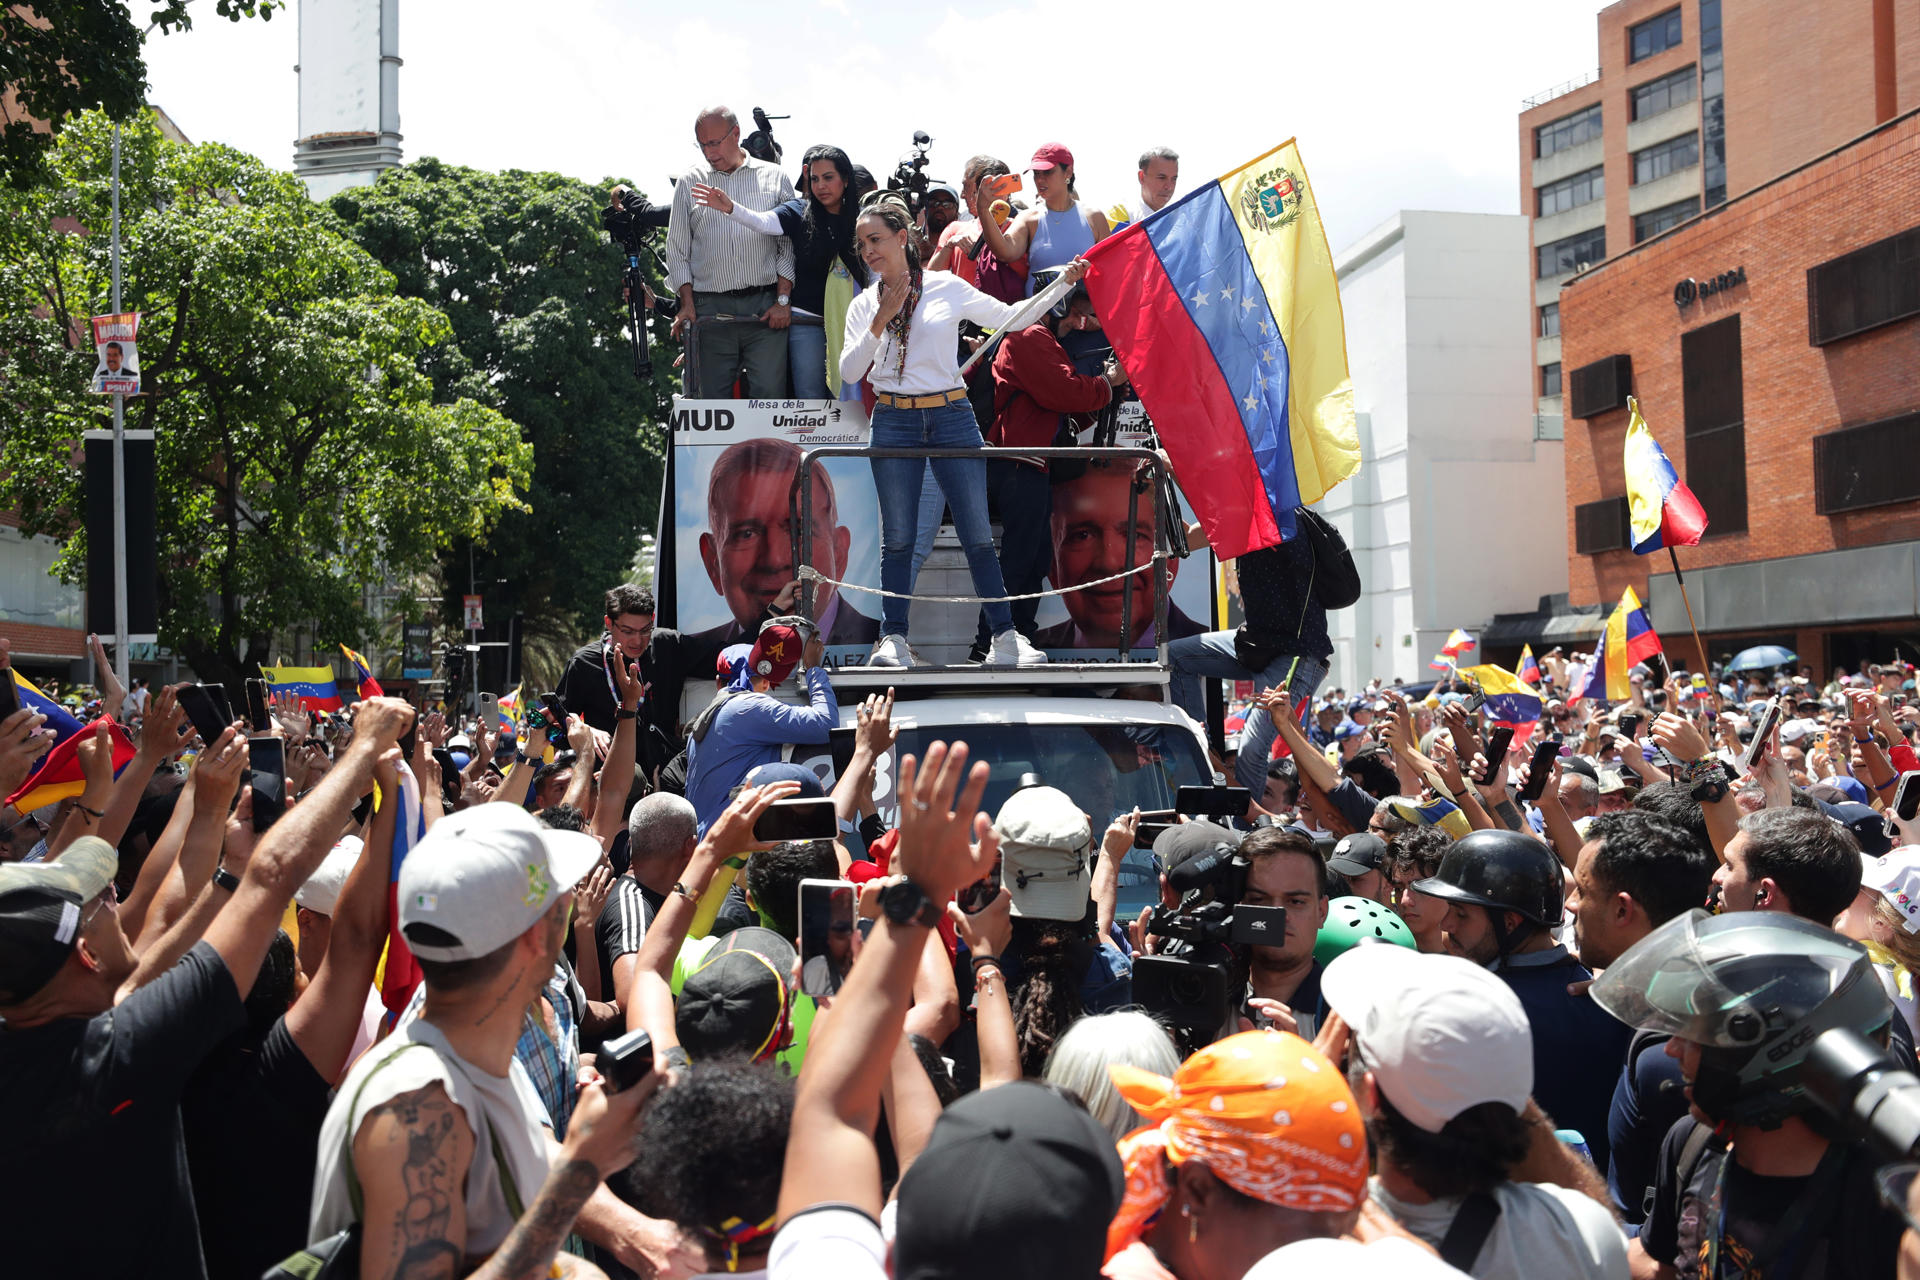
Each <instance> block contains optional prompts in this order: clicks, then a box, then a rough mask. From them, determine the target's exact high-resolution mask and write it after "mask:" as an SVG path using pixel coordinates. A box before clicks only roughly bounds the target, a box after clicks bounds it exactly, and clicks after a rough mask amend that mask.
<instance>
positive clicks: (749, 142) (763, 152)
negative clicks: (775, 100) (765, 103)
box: [740, 107, 793, 164]
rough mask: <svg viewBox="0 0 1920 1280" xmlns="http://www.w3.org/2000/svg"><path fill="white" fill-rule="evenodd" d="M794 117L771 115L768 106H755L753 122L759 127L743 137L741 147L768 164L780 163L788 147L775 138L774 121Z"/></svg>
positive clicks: (756, 158)
mask: <svg viewBox="0 0 1920 1280" xmlns="http://www.w3.org/2000/svg"><path fill="white" fill-rule="evenodd" d="M792 118H793V117H792V116H770V115H768V114H767V112H766V108H764V107H755V108H754V109H753V123H754V124H755V125H756V126H758V127H757V128H755V129H754V131H753V132H752V133H750V134H748V135H747V136H746V137H745V138H743V139H741V142H740V149H741V150H742V151H744V152H746V153H747V154H748V155H750V156H752V157H753V158H754V159H755V160H761V161H764V162H766V163H767V164H779V163H780V157H781V156H783V155H785V154H786V148H784V147H782V146H781V145H780V144H779V143H777V142H775V141H774V140H773V122H774V121H775V120H791V119H792Z"/></svg>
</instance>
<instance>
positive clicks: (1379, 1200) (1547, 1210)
mask: <svg viewBox="0 0 1920 1280" xmlns="http://www.w3.org/2000/svg"><path fill="white" fill-rule="evenodd" d="M1368 1194H1369V1195H1371V1196H1372V1197H1373V1201H1374V1203H1375V1204H1377V1205H1379V1206H1380V1207H1381V1208H1382V1209H1384V1210H1385V1211H1386V1212H1387V1215H1388V1216H1389V1217H1391V1218H1392V1219H1393V1220H1394V1221H1395V1222H1398V1223H1399V1224H1400V1225H1401V1226H1403V1227H1405V1228H1406V1229H1407V1232H1408V1233H1409V1234H1410V1235H1416V1236H1418V1237H1420V1238H1421V1239H1422V1240H1425V1241H1426V1242H1427V1243H1428V1244H1430V1245H1433V1246H1434V1247H1435V1248H1439V1246H1440V1242H1441V1241H1442V1240H1444V1239H1445V1238H1446V1235H1447V1228H1448V1227H1450V1226H1452V1225H1453V1218H1454V1215H1455V1214H1456V1213H1458V1212H1459V1210H1460V1201H1459V1199H1457V1198H1456V1199H1449V1200H1434V1201H1431V1202H1429V1203H1427V1204H1410V1203H1407V1202H1406V1201H1403V1200H1396V1199H1395V1198H1394V1197H1393V1195H1392V1194H1391V1193H1389V1192H1388V1191H1387V1190H1386V1188H1385V1187H1383V1186H1381V1184H1380V1180H1379V1179H1378V1178H1375V1179H1373V1180H1372V1182H1371V1183H1369V1184H1368ZM1493 1198H1494V1200H1495V1201H1497V1202H1498V1203H1499V1205H1500V1216H1499V1218H1498V1219H1496V1220H1495V1222H1494V1224H1493V1231H1492V1233H1491V1234H1489V1235H1488V1236H1487V1242H1486V1243H1485V1244H1484V1245H1482V1246H1481V1248H1480V1255H1479V1257H1478V1258H1476V1259H1475V1260H1474V1264H1473V1272H1472V1274H1473V1275H1474V1276H1475V1277H1477V1280H1534V1278H1535V1277H1538V1276H1543V1275H1553V1276H1558V1277H1564V1278H1565V1280H1587V1278H1589V1277H1591V1278H1592V1280H1627V1238H1626V1236H1625V1234H1623V1233H1622V1232H1621V1230H1620V1227H1619V1224H1617V1223H1615V1222H1614V1220H1613V1215H1612V1214H1611V1213H1609V1212H1607V1210H1606V1209H1605V1208H1604V1207H1603V1206H1601V1205H1599V1204H1597V1203H1595V1202H1594V1201H1593V1200H1591V1199H1589V1198H1588V1197H1586V1196H1583V1195H1581V1194H1580V1193H1579V1192H1578V1191H1573V1190H1569V1189H1568V1188H1566V1187H1556V1186H1551V1185H1549V1184H1547V1183H1542V1182H1504V1183H1501V1184H1500V1185H1499V1186H1497V1187H1495V1188H1494V1189H1493Z"/></svg>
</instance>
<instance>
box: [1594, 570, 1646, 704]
mask: <svg viewBox="0 0 1920 1280" xmlns="http://www.w3.org/2000/svg"><path fill="white" fill-rule="evenodd" d="M1662 652H1664V650H1662V649H1661V647H1660V636H1659V634H1658V633H1656V632H1655V631H1654V629H1653V622H1652V620H1650V619H1649V618H1648V617H1647V610H1646V606H1644V605H1642V604H1641V603H1640V597H1639V596H1637V595H1635V594H1634V593H1633V588H1632V587H1628V588H1627V589H1626V591H1625V592H1624V593H1622V595H1621V596H1620V603H1619V604H1618V605H1617V606H1616V607H1615V608H1614V611H1613V615H1612V616H1611V617H1609V618H1608V619H1607V629H1606V632H1605V633H1604V635H1602V637H1601V641H1600V644H1599V645H1598V646H1596V647H1595V649H1594V651H1593V667H1592V668H1591V669H1590V670H1589V671H1588V672H1587V682H1586V684H1585V685H1584V686H1583V687H1582V688H1581V690H1580V692H1579V693H1577V694H1575V695H1574V697H1575V698H1576V699H1578V698H1594V699H1596V700H1598V701H1601V702H1625V701H1626V700H1627V699H1628V698H1630V697H1632V696H1633V687H1632V684H1631V682H1630V681H1629V680H1628V678H1627V674H1628V672H1629V671H1631V670H1632V669H1633V666H1634V664H1635V663H1639V662H1645V661H1646V660H1647V659H1648V658H1650V657H1652V656H1653V655H1654V654H1656V653H1662Z"/></svg>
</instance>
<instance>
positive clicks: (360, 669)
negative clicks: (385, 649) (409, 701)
mask: <svg viewBox="0 0 1920 1280" xmlns="http://www.w3.org/2000/svg"><path fill="white" fill-rule="evenodd" d="M340 652H341V653H344V654H346V655H347V661H348V662H351V663H352V664H353V678H354V682H355V685H356V687H357V690H358V692H359V694H360V696H361V697H363V698H378V697H380V696H381V695H382V694H383V693H384V692H385V690H383V689H382V688H381V687H380V682H379V681H378V680H375V679H374V678H373V668H372V667H370V666H368V665H367V660H366V659H365V658H363V657H361V656H360V655H359V654H357V653H355V652H354V651H353V650H351V649H349V648H347V646H345V645H341V646H340Z"/></svg>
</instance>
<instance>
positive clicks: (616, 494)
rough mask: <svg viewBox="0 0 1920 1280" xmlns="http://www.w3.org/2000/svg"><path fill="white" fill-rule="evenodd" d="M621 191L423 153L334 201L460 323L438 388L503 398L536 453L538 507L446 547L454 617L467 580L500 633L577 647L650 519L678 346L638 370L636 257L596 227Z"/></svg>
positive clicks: (404, 286) (489, 400)
mask: <svg viewBox="0 0 1920 1280" xmlns="http://www.w3.org/2000/svg"><path fill="white" fill-rule="evenodd" d="M613 185H614V184H613V181H612V180H608V181H606V182H603V183H601V184H600V185H599V186H597V187H596V186H592V185H589V184H588V183H585V182H580V181H577V180H576V179H573V178H567V177H562V176H561V175H559V174H554V173H526V172H522V171H519V170H508V171H506V172H503V173H487V172H482V171H479V170H475V169H467V168H462V167H460V166H458V165H449V164H444V163H442V162H441V161H439V160H435V159H432V158H427V159H423V160H420V161H417V162H415V163H413V164H410V165H407V166H405V167H402V168H398V169H391V170H388V171H387V172H385V173H383V174H381V175H380V179H379V181H378V182H375V183H374V184H373V185H371V186H367V187H357V188H354V189H352V190H349V191H346V192H342V193H341V194H340V195H337V196H335V197H334V198H333V201H332V207H333V211H334V212H335V213H336V214H337V215H338V216H339V217H340V219H341V221H342V222H343V223H344V224H345V225H346V227H347V229H348V232H349V234H351V235H352V236H353V237H354V238H355V239H356V240H358V241H359V243H360V245H361V247H362V248H364V249H366V250H367V251H368V252H369V253H371V254H373V256H374V257H376V258H378V259H379V260H380V261H381V262H382V263H384V264H385V265H386V267H387V269H388V270H390V271H392V272H393V273H394V276H395V278H396V279H397V280H398V281H399V289H400V292H401V293H402V294H403V295H406V296H408V297H415V298H422V299H425V300H427V301H429V302H431V303H432V304H433V305H434V306H436V307H438V308H440V309H441V310H443V311H445V312H446V314H447V317H448V319H450V320H451V321H452V323H453V334H452V339H451V341H450V342H448V343H447V344H445V345H444V346H442V347H440V348H438V349H436V350H434V351H432V352H429V353H428V356H427V358H426V360H425V362H424V366H423V367H425V368H426V369H427V370H428V372H429V373H431V375H432V376H433V380H434V386H435V388H436V390H437V391H438V392H439V394H440V395H442V396H443V397H445V396H451V395H456V394H457V395H463V396H471V397H472V398H474V399H476V400H479V401H481V402H483V403H486V404H489V405H492V406H493V407H494V408H497V409H499V410H500V411H501V412H502V413H504V414H505V415H506V416H507V417H509V418H511V419H512V420H513V421H514V422H515V423H517V424H519V426H520V429H521V431H522V433H523V436H524V438H525V440H526V441H527V443H528V444H530V445H531V446H532V447H533V458H534V463H533V484H532V487H531V488H530V489H529V490H528V493H527V509H526V510H525V511H522V512H515V513H511V514H509V515H507V516H506V517H504V518H503V519H502V520H501V523H500V526H499V528H498V529H496V530H494V531H493V533H492V534H490V535H489V536H488V537H487V538H486V540H485V542H484V543H482V544H481V545H480V546H478V547H477V548H474V547H472V546H469V545H468V544H467V543H465V542H458V541H457V542H455V543H454V544H453V545H452V546H450V547H449V548H448V549H447V551H446V553H445V554H444V555H443V556H442V564H443V567H444V570H445V575H446V589H447V593H448V605H447V619H448V622H449V624H450V625H452V626H458V625H459V611H458V608H457V606H458V604H459V597H460V595H462V594H463V593H465V592H466V590H467V589H468V583H469V581H470V580H471V581H474V582H476V583H477V584H478V586H479V587H480V590H481V593H482V595H483V596H484V598H485V600H486V615H487V621H488V623H489V634H490V635H491V636H494V637H496V638H505V637H506V635H507V628H508V620H509V619H510V618H512V617H513V616H515V615H519V616H520V617H521V618H522V619H523V622H522V629H521V632H520V634H521V635H523V636H524V635H525V634H528V633H530V632H531V633H540V634H543V635H546V636H549V637H557V638H558V642H559V643H562V644H564V643H566V641H567V640H568V639H571V641H572V643H574V644H578V643H579V641H580V639H581V638H582V635H583V633H591V632H597V631H598V619H599V617H600V611H601V596H602V594H603V593H604V592H605V590H606V589H607V588H608V587H611V586H613V585H615V584H616V583H619V582H622V581H624V580H625V579H626V577H627V574H628V572H629V569H630V566H631V565H632V563H633V559H634V555H635V553H636V552H637V551H638V549H639V546H640V537H641V534H642V533H643V532H651V531H652V529H653V527H654V521H655V519H656V517H657V515H658V511H659V497H660V480H661V465H662V461H661V460H662V450H661V436H662V431H661V428H660V427H659V426H658V425H656V424H659V423H662V422H664V421H665V420H666V416H667V410H668V407H669V404H670V400H669V396H670V394H671V393H670V390H669V381H668V377H667V374H668V373H669V372H670V370H669V369H668V365H669V363H670V361H671V355H670V354H669V352H670V350H671V349H670V348H669V349H666V350H662V349H661V348H659V347H658V346H656V348H655V355H656V357H657V358H658V359H657V366H656V367H657V368H658V369H659V370H660V376H659V377H658V378H657V379H654V380H649V381H646V382H639V381H636V380H635V379H634V377H633V365H632V355H631V346H630V339H629V338H628V336H627V334H628V327H627V325H628V320H627V307H626V304H625V302H624V301H623V299H622V297H621V280H622V273H623V271H624V269H625V264H626V258H625V255H624V254H623V253H622V252H621V251H620V250H619V249H618V248H616V247H615V246H614V245H612V244H611V243H610V242H609V240H608V238H607V235H606V233H605V232H603V231H602V230H601V229H600V209H601V208H602V206H604V205H605V204H606V193H607V191H608V190H609V189H610V188H611V187H612V186H613ZM655 287H656V288H657V287H658V281H657V279H656V280H655ZM500 674H502V677H503V678H504V675H503V673H500Z"/></svg>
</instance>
